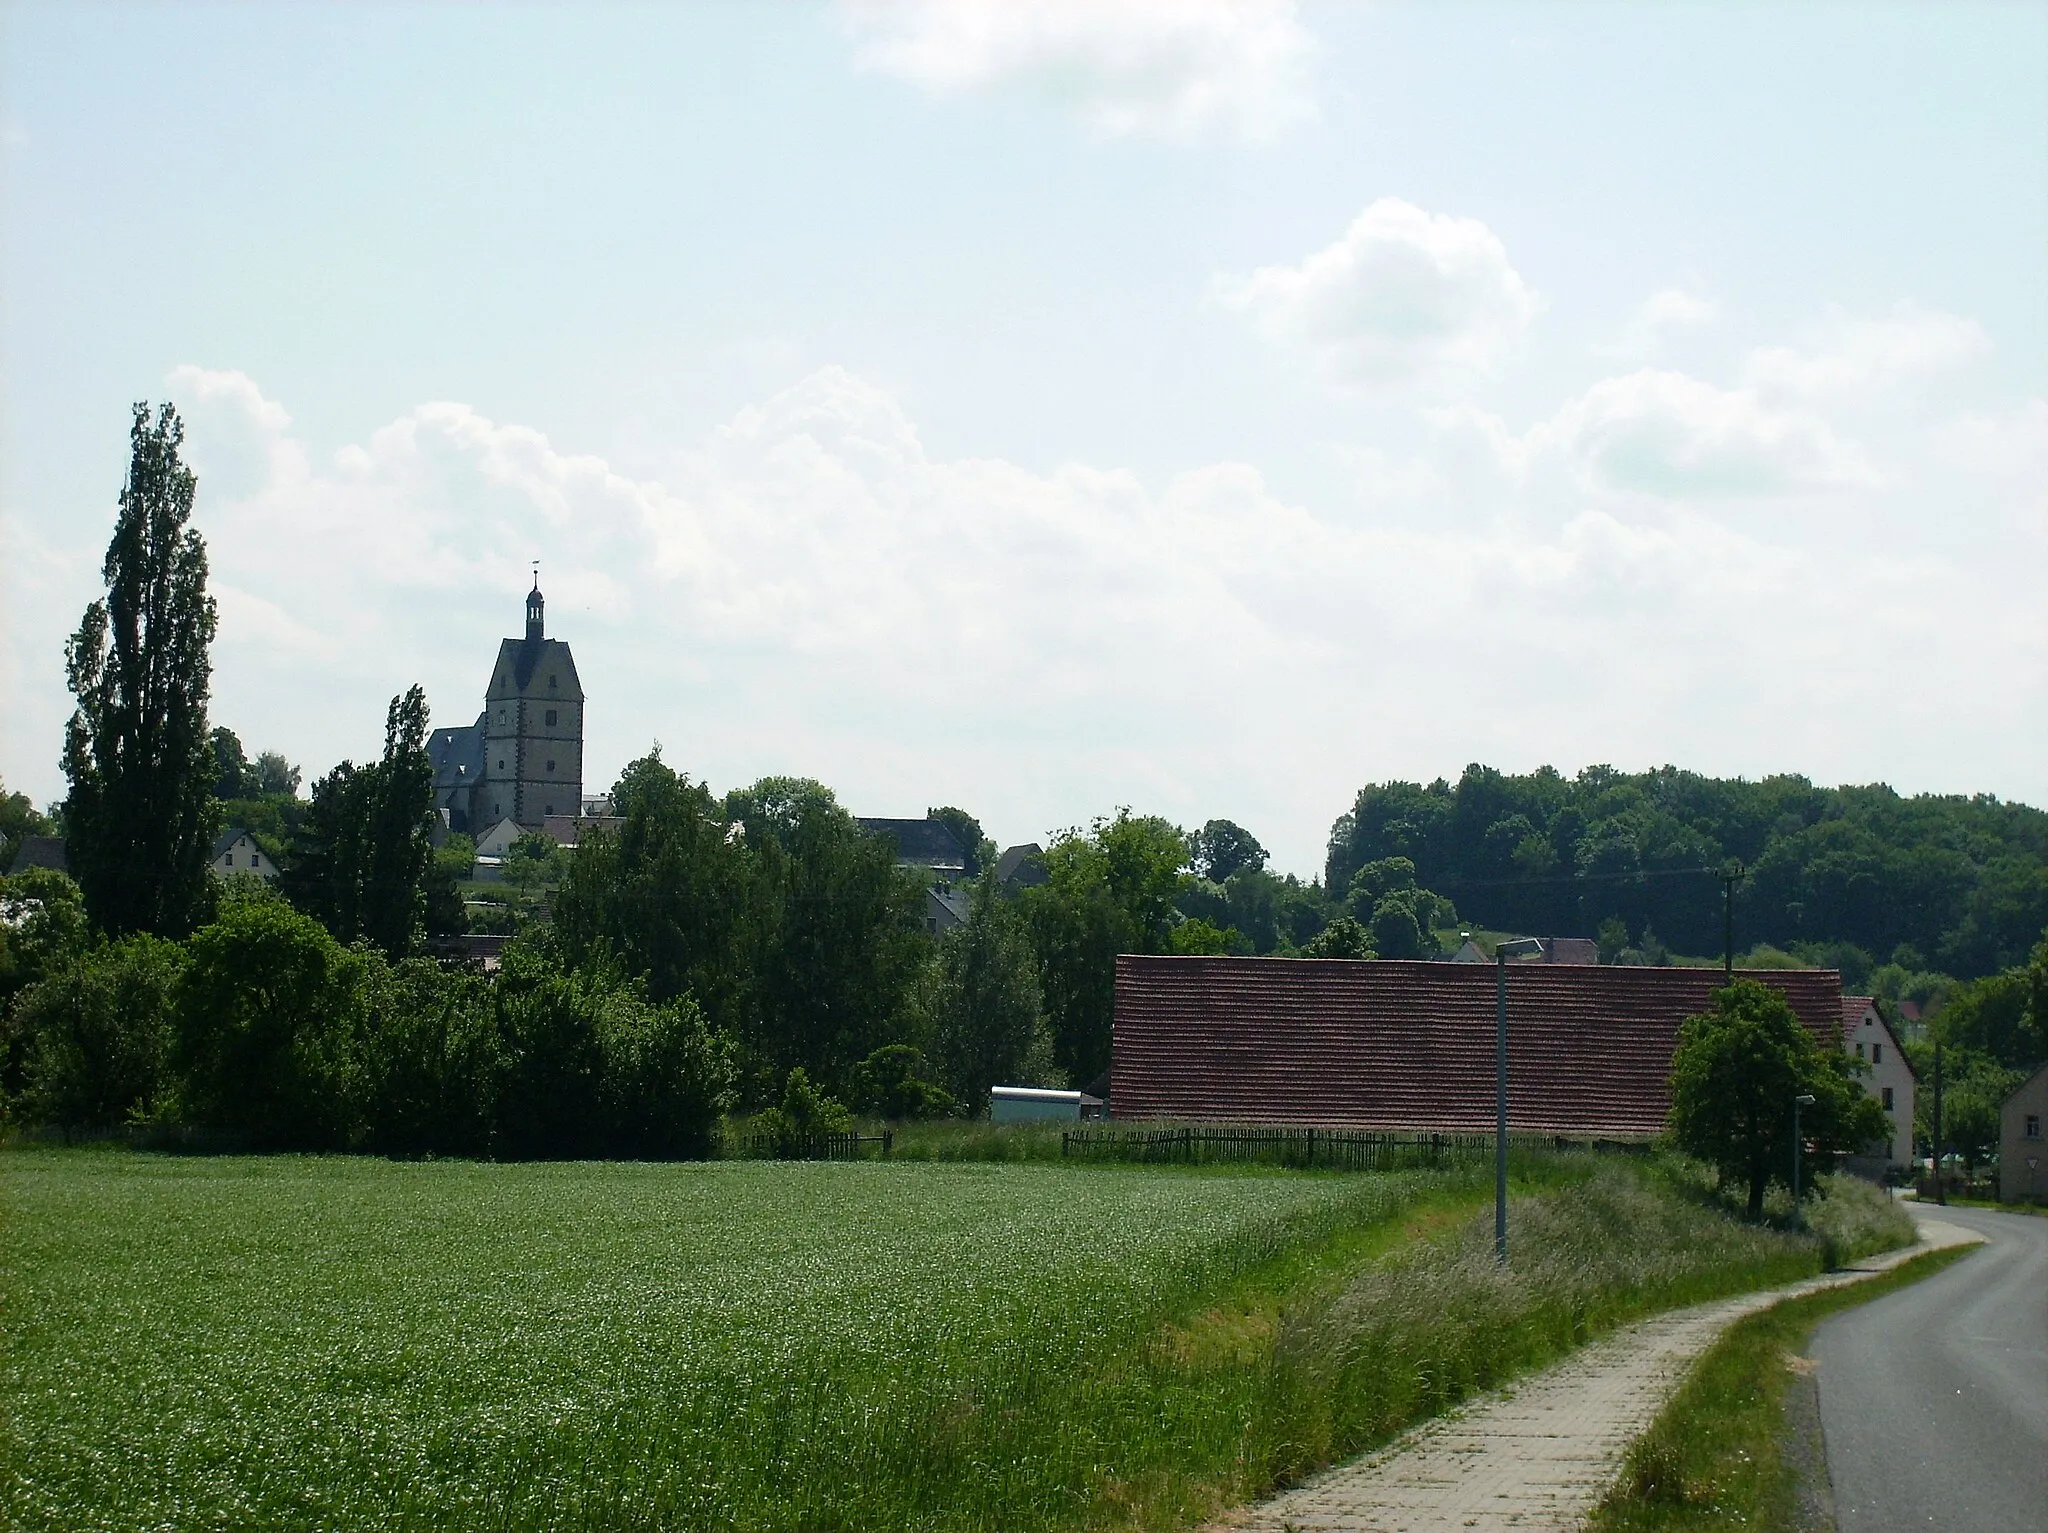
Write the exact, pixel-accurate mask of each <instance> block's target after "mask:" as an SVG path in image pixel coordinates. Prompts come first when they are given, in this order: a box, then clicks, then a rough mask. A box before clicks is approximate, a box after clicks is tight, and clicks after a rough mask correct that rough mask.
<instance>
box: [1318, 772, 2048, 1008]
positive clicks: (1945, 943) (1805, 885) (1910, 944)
mask: <svg viewBox="0 0 2048 1533" xmlns="http://www.w3.org/2000/svg"><path fill="white" fill-rule="evenodd" d="M1390 857H1405V858H1408V859H1409V860H1410V861H1412V862H1413V863H1414V865H1415V870H1416V876H1417V879H1418V881H1419V882H1420V883H1421V884H1422V885H1423V886H1425V887H1427V888H1429V889H1433V890H1435V891H1436V892H1438V893H1439V894H1442V895H1445V896H1448V897H1449V898H1450V899H1452V900H1453V901H1455V902H1456V905H1457V908H1458V911H1459V913H1460V915H1461V916H1462V917H1463V918H1464V919H1466V920H1468V921H1471V922H1474V923H1477V924H1480V925H1484V926H1487V927H1490V928H1495V929H1499V930H1512V931H1529V932H1537V933H1542V934H1546V935H1548V934H1552V933H1560V934H1562V933H1570V934H1578V935H1584V936H1593V935H1596V934H1599V933H1601V932H1602V930H1603V928H1605V930H1606V932H1607V933H1608V934H1609V936H1610V938H1612V937H1619V936H1621V935H1622V933H1623V932H1625V934H1626V941H1627V943H1629V944H1636V945H1642V944H1644V942H1645V939H1646V938H1647V937H1654V938H1655V939H1656V940H1657V942H1659V943H1661V944H1662V945H1663V946H1664V947H1665V948H1667V949H1669V950H1672V951H1676V952H1680V953H1688V954H1712V953H1718V952H1719V951H1720V949H1721V944H1722V913H1723V907H1722V898H1723V885H1722V883H1721V878H1720V875H1721V874H1722V873H1723V872H1728V871H1733V869H1734V868H1735V866H1736V865H1738V864H1739V865H1740V867H1741V868H1742V869H1743V870H1744V877H1743V878H1742V880H1741V881H1740V882H1739V883H1738V884H1737V886H1736V898H1735V942H1736V947H1737V949H1738V951H1740V950H1746V949H1748V948H1750V947H1752V946H1754V945H1756V944H1758V943H1770V944H1773V945H1776V946H1778V947H1782V948H1786V949H1791V948H1793V947H1795V946H1825V945H1829V944H1852V945H1854V946H1855V947H1856V948H1859V949H1861V950H1862V951H1863V952H1864V953H1866V954H1868V955H1870V956H1871V957H1873V958H1875V959H1876V960H1877V961H1879V962H1883V961H1885V960H1887V959H1893V960H1895V961H1897V962H1899V963H1900V964H1901V965H1902V966H1903V967H1905V968H1908V969H1926V968H1933V969H1937V970H1941V971H1943V972H1946V973H1948V974H1952V975H1956V976H1959V977H1966V978H1967V977H1976V976H1982V975H1987V974H1991V973H1995V972H1997V971H1998V970H2001V969H2004V968H2008V967H2010V966H2012V965H2014V964H2019V963H2023V962H2025V961H2026V957H2027V954H2028V952H2029V951H2030V950H2031V949H2032V947H2033V945H2034V943H2035V942H2036V941H2038V940H2039V938H2040V936H2041V931H2042V928H2043V927H2044V926H2048V813H2044V812H2043V811H2041V810H2039V809H2035V808H2032V807H2030V806H2028V805H2025V804H2014V803H2005V802H2002V801H2001V800H1999V799H1997V798H1994V797H1991V796H1990V795H1987V794H1978V795H1975V796H1972V797H1963V796H1960V795H1946V796H1937V795H1933V794H1921V795H1918V796H1915V797H1912V798H1906V797H1902V796H1900V795H1899V794H1897V793H1895V792H1893V791H1892V790H1891V789H1890V788H1887V787H1884V786H1882V785H1876V786H1871V787H1840V788H1821V787H1816V786H1814V784H1813V783H1811V782H1809V781H1808V780H1807V779H1805V778H1803V777H1791V776H1786V777H1767V778H1764V779H1763V780H1761V781H1759V782H1747V781H1744V780H1742V779H1740V778H1715V777H1703V776H1700V775H1699V774H1697V773H1693V772H1685V771H1681V770H1679V769H1678V768H1676V767H1663V768H1660V769H1658V770H1656V771H1650V772H1635V773H1631V772H1621V771H1617V770H1615V769H1614V768H1612V767H1604V766H1603V767H1588V768H1587V769H1586V770H1584V771H1582V772H1580V773H1579V774H1578V775H1577V776H1576V777H1565V776H1563V775H1562V774H1561V773H1558V772H1556V771H1553V770H1551V769H1550V768H1548V767H1546V768H1542V769H1540V770H1538V771H1535V772H1532V773H1529V774H1527V775H1524V776H1515V775H1510V774H1507V773H1503V772H1498V771H1495V770H1494V769H1493V768H1491V767H1484V766H1469V767H1467V768H1466V769H1465V772H1464V775H1463V776H1461V777H1460V778H1459V779H1458V780H1457V782H1455V783H1451V782H1446V781H1444V780H1442V779H1438V780H1437V781H1436V782H1433V783H1431V784H1429V785H1428V786H1427V787H1424V786H1421V785H1419V784H1416V783H1404V782H1387V783H1375V784H1373V785H1371V786H1369V787H1366V788H1364V789H1362V790H1361V791H1360V792H1359V794H1358V798H1357V800H1356V802H1355V803H1353V805H1352V807H1351V809H1350V811H1349V812H1348V813H1346V814H1345V815H1344V816H1342V817H1341V818H1340V819H1339V820H1338V821H1337V823H1336V825H1335V826H1334V827H1333V828H1332V830H1331V833H1330V854H1329V862H1328V865H1327V869H1326V875H1325V886H1326V887H1327V888H1329V889H1331V890H1346V889H1348V888H1349V887H1350V885H1351V882H1352V880H1353V878H1354V877H1355V876H1356V874H1357V871H1358V870H1359V869H1360V868H1363V867H1365V866H1366V865H1368V864H1370V863H1372V862H1374V861H1376V860H1379V859H1384V858H1390ZM1902 949H1903V950H1904V951H1901V950H1902Z"/></svg>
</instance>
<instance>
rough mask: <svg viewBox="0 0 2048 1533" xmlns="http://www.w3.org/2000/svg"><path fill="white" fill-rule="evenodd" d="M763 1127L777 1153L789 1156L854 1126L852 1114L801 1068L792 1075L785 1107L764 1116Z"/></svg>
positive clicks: (785, 1095)
mask: <svg viewBox="0 0 2048 1533" xmlns="http://www.w3.org/2000/svg"><path fill="white" fill-rule="evenodd" d="M760 1125H761V1132H763V1133H764V1134H766V1135H767V1136H768V1137H769V1139H770V1141H771V1142H772V1143H773V1144H774V1147H775V1153H776V1154H777V1155H778V1156H783V1157H789V1156H798V1155H802V1154H803V1153H804V1152H805V1150H807V1149H808V1148H809V1147H810V1145H811V1144H812V1142H813V1141H815V1140H816V1139H817V1138H818V1137H819V1136H820V1135H822V1134H843V1133H845V1132H847V1131H848V1130H849V1129H851V1128H852V1127H853V1115H852V1114H851V1113H849V1112H847V1110H846V1109H845V1107H843V1106H842V1105H841V1104H840V1103H838V1102H836V1101H834V1100H833V1099H832V1098H831V1097H828V1096H826V1095H825V1093H824V1092H822V1091H820V1090H819V1089H818V1088H817V1087H816V1086H814V1085H812V1084H811V1077H810V1075H809V1073H808V1072H807V1071H806V1070H805V1069H804V1067H803V1066H802V1065H798V1066H797V1067H796V1068H795V1069H794V1070H792V1071H790V1072H789V1084H788V1086H787V1087H785V1088H784V1090H783V1093H782V1105H781V1106H780V1107H771V1108H769V1109H768V1110H767V1111H766V1112H764V1113H762V1114H761V1119H760Z"/></svg>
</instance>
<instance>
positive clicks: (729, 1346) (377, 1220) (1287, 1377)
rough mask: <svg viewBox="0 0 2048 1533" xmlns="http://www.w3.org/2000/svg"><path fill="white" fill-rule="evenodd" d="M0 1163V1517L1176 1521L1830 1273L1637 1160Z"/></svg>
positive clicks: (1816, 1247) (658, 1522)
mask: <svg viewBox="0 0 2048 1533" xmlns="http://www.w3.org/2000/svg"><path fill="white" fill-rule="evenodd" d="M1489 1194H1490V1186H1489V1179H1488V1178H1487V1176H1486V1175H1485V1174H1484V1172H1483V1171H1482V1170H1478V1169H1466V1170H1446V1171H1436V1172H1431V1171H1414V1172H1402V1173H1395V1174H1387V1175H1376V1176H1337V1175H1329V1174H1322V1173H1272V1172H1261V1171H1253V1170H1189V1169H1181V1168H1163V1167H1162V1168H1127V1167H1114V1166H1112V1167H1063V1166H1049V1165H1035V1164H973V1163H957V1164H908V1165H904V1164H887V1165H882V1164H872V1163H862V1164H803V1163H791V1164H774V1163H728V1164H709V1165H659V1166H656V1165H478V1164H467V1163H412V1164H394V1163H390V1162H382V1161H371V1160H360V1159H332V1160H325V1159H292V1158H276V1159H259V1158H248V1159H234V1160H207V1159H198V1158H190V1159H172V1158H162V1157H152V1156H140V1155H132V1154H124V1153H119V1152H72V1153H64V1152H53V1151H36V1152H17V1153H11V1154H8V1155H5V1156H0V1223H4V1227H5V1228H6V1230H7V1231H8V1239H7V1241H6V1242H5V1243H4V1245H0V1313H4V1316H5V1326H6V1329H5V1342H4V1345H5V1350H4V1353H0V1423H4V1431H5V1433H6V1438H5V1449H6V1474H5V1476H4V1479H0V1524H4V1525H7V1526H21V1527H28V1528H59V1527H61V1528H66V1529H88V1528H137V1527H154V1526H167V1525H174V1526H212V1525H237V1524H239V1525H263V1526H282V1527H313V1526H319V1527H367V1526H378V1527H384V1526H396V1527H419V1528H438V1527H457V1526H462V1527H467V1526H477V1525H485V1526H496V1527H507V1528H527V1527H534V1528H540V1527H548V1528H554V1527H624V1526H632V1527H673V1528H699V1527H702V1528H710V1527H722V1528H723V1527H745V1528H759V1529H773V1528H805V1529H836V1528H846V1529H855V1528H859V1529H881V1528H901V1527H920V1528H934V1529H942V1528H963V1529H964V1528H994V1527H1003V1528H1045V1529H1081V1528H1099V1527H1114V1526H1123V1525H1127V1524H1129V1523H1132V1522H1137V1521H1143V1522H1145V1523H1147V1524H1148V1525H1161V1526H1165V1525H1171V1524H1172V1523H1173V1522H1175V1521H1176V1520H1185V1519H1189V1518H1193V1517H1197V1516H1200V1515H1202V1514H1204V1513H1206V1512H1207V1511H1209V1510H1212V1509H1213V1508H1215V1507H1216V1506H1218V1505H1221V1504H1224V1503H1227V1502H1229V1501H1232V1500H1236V1499H1242V1498H1245V1497H1248V1496H1252V1495H1256V1494H1258V1493H1260V1492H1262V1491H1264V1490H1265V1489H1267V1488H1269V1487H1270V1486H1271V1485H1273V1484H1274V1483H1275V1482H1276V1481H1279V1480H1282V1479H1285V1478H1286V1477H1288V1476H1290V1475H1293V1474H1295V1473H1298V1472H1300V1471H1301V1470H1303V1469H1306V1468H1308V1467H1311V1466H1312V1465H1314V1464H1316V1463H1319V1462H1322V1461H1325V1460H1327V1459H1329V1458H1332V1457H1336V1456H1339V1455H1341V1454H1342V1453H1345V1452H1348V1451H1351V1450H1353V1449H1355V1448H1358V1447H1361V1446H1364V1445H1366V1444H1367V1443H1369V1442H1371V1441H1374V1440H1377V1439H1378V1438H1379V1437H1382V1436H1384V1435H1386V1433H1388V1432H1390V1431H1392V1430H1394V1429H1396V1428H1398V1427H1400V1426H1402V1425H1405V1424H1406V1423H1407V1422H1408V1421H1410V1420H1412V1419H1414V1418H1415V1417H1416V1416H1418V1415H1420V1414H1423V1413H1426V1412H1428V1411H1430V1410H1434V1409H1437V1408H1439V1407H1441V1406H1442V1405H1444V1404H1447V1403H1449V1402H1451V1401H1453V1400H1455V1399H1457V1398H1459V1397H1460V1396H1462V1395H1463V1394H1464V1393H1465V1392H1467V1391H1469V1390H1471V1389H1474V1388H1478V1387H1482V1386H1484V1385H1486V1384H1488V1383H1491V1382H1493V1381H1495V1380H1497V1379H1499V1378H1502V1377H1505V1376H1506V1375H1507V1374H1509V1373H1512V1372H1514V1371H1517V1370H1519V1369H1522V1368H1526V1367H1529V1366H1532V1365H1535V1364H1538V1363H1541V1362H1543V1361H1545V1360H1547V1359H1548V1358H1550V1357H1552V1356H1555V1355H1557V1354H1558V1353H1559V1352H1561V1351H1562V1350H1564V1349H1566V1348H1568V1347H1569V1346H1571V1345H1572V1344H1573V1343H1574V1342H1575V1341H1576V1340H1578V1339H1580V1338H1582V1337H1584V1336H1585V1335H1588V1334H1591V1333H1592V1332H1594V1331H1597V1330H1600V1329H1603V1328H1605V1327H1606V1326H1608V1325H1611V1324H1614V1323H1616V1322H1618V1321H1621V1320H1625V1319H1628V1318H1630V1317H1632V1316H1633V1315H1636V1314H1639V1313H1643V1312H1645V1311H1647V1310H1650V1309H1654V1308H1658V1307H1662V1306H1664V1305H1667V1304H1671V1303H1676V1302H1685V1301H1687V1300H1691V1299H1696V1298H1702V1297H1706V1296H1708V1295H1710V1294H1714V1293H1720V1292H1726V1291H1730V1290H1732V1289H1736V1288H1742V1287H1748V1286H1754V1285H1756V1284H1760V1283H1767V1282H1774V1281H1778V1280H1781V1279H1784V1278H1787V1277H1791V1276H1797V1275H1799V1274H1801V1273H1804V1272H1809V1271H1812V1270H1815V1269H1816V1268H1817V1267H1818V1266H1819V1265H1820V1262H1821V1259H1822V1251H1823V1247H1822V1242H1821V1241H1820V1240H1819V1239H1818V1238H1817V1237H1813V1236H1809V1235H1788V1234H1781V1233H1773V1232H1770V1231H1766V1230H1760V1229H1754V1228H1748V1227H1744V1226H1740V1225H1737V1224H1735V1223H1734V1222H1733V1221H1730V1220H1728V1219H1726V1218H1725V1217H1723V1216H1721V1215H1719V1214H1717V1213H1715V1212H1713V1211H1712V1210H1710V1209H1708V1208H1705V1207H1703V1206H1702V1205H1701V1204H1700V1203H1699V1202H1698V1201H1697V1199H1696V1198H1695V1197H1694V1196H1693V1195H1692V1193H1691V1191H1690V1190H1689V1189H1687V1188H1684V1187H1682V1186H1680V1185H1678V1184H1676V1183H1674V1182H1672V1181H1671V1180H1670V1179H1669V1178H1668V1177H1667V1176H1666V1175H1665V1174H1664V1173H1662V1172H1659V1171H1657V1170H1656V1169H1654V1168H1652V1167H1646V1166H1637V1165H1618V1164H1612V1163H1597V1164H1596V1163H1595V1162H1593V1161H1591V1160H1590V1159H1559V1160H1554V1161H1548V1162H1542V1163H1540V1164H1539V1163H1531V1164H1530V1165H1527V1166H1525V1167H1524V1179H1523V1181H1522V1182H1521V1183H1520V1184H1519V1196H1518V1198H1517V1202H1516V1206H1515V1211H1514V1218H1515V1230H1516V1237H1515V1239H1516V1244H1515V1262H1514V1265H1513V1268H1512V1269H1511V1270H1510V1271H1509V1272H1508V1273H1505V1274H1503V1273H1500V1272H1499V1271H1497V1270H1496V1269H1495V1268H1494V1267H1493V1264H1492V1261H1491V1257H1490V1254H1489V1248H1488V1246H1487V1229H1488V1219H1487V1215H1486V1214H1485V1213H1484V1212H1483V1209H1484V1207H1485V1205H1486V1203H1487V1200H1488V1197H1489Z"/></svg>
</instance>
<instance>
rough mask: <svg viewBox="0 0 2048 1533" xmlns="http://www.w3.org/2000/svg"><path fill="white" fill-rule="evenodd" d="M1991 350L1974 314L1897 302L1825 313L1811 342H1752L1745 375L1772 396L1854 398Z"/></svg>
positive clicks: (1880, 392) (1866, 396) (1891, 388)
mask: <svg viewBox="0 0 2048 1533" xmlns="http://www.w3.org/2000/svg"><path fill="white" fill-rule="evenodd" d="M1990 349H1991V341H1990V338H1989V337H1988V336H1987V335H1985V333H1984V329H1983V327H1982V326H1981V325H1979V324H1978V323H1977V322H1976V321H1975V320H1973V319H1964V318H1962V317H1960V316H1958V315H1954V314H1944V313H1942V312H1941V311H1939V310H1936V309H1922V308H1918V307H1915V306H1912V305H1901V306H1900V307H1899V308H1897V309H1895V310H1893V311H1892V312H1891V313H1890V314H1886V315H1878V316H1870V315H1850V314H1844V313H1841V312H1836V313H1834V314H1831V315H1830V316H1829V317H1828V320H1827V323H1826V324H1825V325H1824V326H1822V327H1821V330H1820V332H1819V334H1818V335H1817V336H1816V337H1815V339H1814V342H1813V344H1812V345H1810V346H1808V347H1807V348H1805V349H1803V350H1802V349H1796V348H1793V347H1789V346H1765V347H1759V348H1757V349H1756V350H1755V351H1753V352H1752V353H1750V357H1749V362H1748V365H1747V366H1746V367H1745V369H1744V379H1745V381H1746V382H1747V383H1749V384H1750V385H1751V386H1752V387H1754V388H1755V389H1756V390H1757V391H1758V392H1759V393H1761V394H1764V395H1766V396H1768V397H1772V398H1781V399H1791V400H1814V401H1829V402H1837V403H1859V402H1864V401H1868V400H1870V399H1872V398H1874V397H1876V396H1880V395H1883V394H1886V393H1889V392H1892V391H1894V390H1896V389H1898V388H1900V387H1901V386H1902V385H1905V384H1909V383H1912V382H1915V381H1917V380H1919V379H1922V378H1926V377H1930V376H1932V375H1935V374H1939V373H1945V372H1949V371H1951V370H1953V369H1955V368H1958V367H1961V366H1963V365H1965V364H1966V363H1969V362H1973V361H1975V360H1977V359H1978V358H1979V357H1981V356H1983V355H1985V354H1986V353H1987V352H1989V351H1990Z"/></svg>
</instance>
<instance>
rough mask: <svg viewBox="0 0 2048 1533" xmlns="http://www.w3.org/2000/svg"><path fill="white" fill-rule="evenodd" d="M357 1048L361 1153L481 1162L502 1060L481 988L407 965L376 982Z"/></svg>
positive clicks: (482, 982)
mask: <svg viewBox="0 0 2048 1533" xmlns="http://www.w3.org/2000/svg"><path fill="white" fill-rule="evenodd" d="M370 1010H371V1016H372V1025H371V1028H370V1030H369V1034H368V1037H367V1040H366V1047H365V1053H366V1059H365V1071H366V1075H367V1083H366V1090H367V1096H368V1101H369V1138H368V1142H367V1145H366V1148H368V1149H371V1150H375V1151H377V1152H379V1153H381V1154H385V1155H422V1154H432V1155H489V1154H490V1153H491V1152H492V1150H493V1148H494V1146H495V1143H496V1137H497V1121H496V1120H497V1110H498V1089H499V1075H500V1073H501V1071H502V1069H503V1052H502V1050H501V1048H500V1046H499V1036H498V1020H497V1016H496V1014H495V1012H494V1011H493V1009H492V1006H491V986H490V982H489V981H488V980H486V979H484V978H483V976H481V975H478V974H467V973H458V972H451V971H449V970H446V969H443V968H442V967H441V966H440V965H438V964H435V963H432V962H430V961H428V960H426V959H419V958H413V959H408V960H406V961H405V962H404V963H401V964H398V965H396V966H395V967H393V968H391V969H388V970H384V971H382V972H381V973H380V974H379V975H378V983H377V984H376V986H375V993H374V995H373V998H372V1001H371V1007H370Z"/></svg>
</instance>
